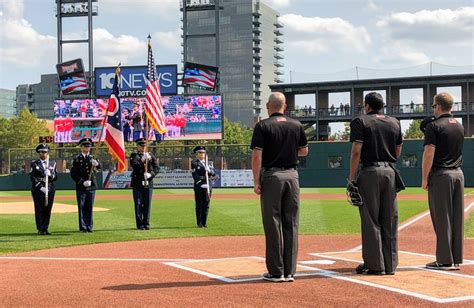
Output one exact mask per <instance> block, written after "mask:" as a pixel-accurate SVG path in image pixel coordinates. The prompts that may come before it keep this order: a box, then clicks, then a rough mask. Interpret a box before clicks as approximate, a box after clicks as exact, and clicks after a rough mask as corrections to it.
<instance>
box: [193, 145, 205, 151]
mask: <svg viewBox="0 0 474 308" xmlns="http://www.w3.org/2000/svg"><path fill="white" fill-rule="evenodd" d="M193 153H206V147H203V146H202V145H198V146H197V147H195V148H194V149H193Z"/></svg>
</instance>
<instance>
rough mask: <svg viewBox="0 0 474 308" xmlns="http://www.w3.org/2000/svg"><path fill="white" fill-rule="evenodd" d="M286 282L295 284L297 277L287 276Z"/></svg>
mask: <svg viewBox="0 0 474 308" xmlns="http://www.w3.org/2000/svg"><path fill="white" fill-rule="evenodd" d="M285 281H286V282H293V281H295V276H294V275H286V276H285Z"/></svg>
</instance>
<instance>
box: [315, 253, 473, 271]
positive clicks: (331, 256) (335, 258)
mask: <svg viewBox="0 0 474 308" xmlns="http://www.w3.org/2000/svg"><path fill="white" fill-rule="evenodd" d="M346 252H354V251H331V252H319V253H318V252H314V253H309V255H310V256H315V257H320V258H329V259H334V260H341V261H347V262H356V263H360V262H363V261H362V260H354V259H349V258H344V257H338V256H334V255H330V254H340V253H346ZM398 253H399V254H409V255H415V256H421V257H431V258H434V259H435V258H436V256H434V255H429V254H424V253H417V252H410V251H403V250H400V251H398ZM463 262H464V263H463V264H461V266H467V265H474V260H469V259H463ZM420 266H422V267H424V266H425V265H424V264H420V265H405V266H397V268H400V269H403V268H418V267H420ZM439 272H442V271H439Z"/></svg>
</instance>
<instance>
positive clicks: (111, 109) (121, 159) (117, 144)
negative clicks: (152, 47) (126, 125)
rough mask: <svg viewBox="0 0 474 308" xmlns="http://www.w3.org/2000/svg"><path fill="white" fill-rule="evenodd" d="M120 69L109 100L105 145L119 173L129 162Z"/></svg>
mask: <svg viewBox="0 0 474 308" xmlns="http://www.w3.org/2000/svg"><path fill="white" fill-rule="evenodd" d="M119 80H120V67H117V69H116V70H115V81H114V86H113V87H112V94H111V95H110V98H109V106H108V111H107V112H108V117H107V128H106V130H105V143H106V144H107V146H108V148H109V153H110V155H112V158H114V159H116V160H117V161H118V167H117V171H118V172H119V173H122V172H124V171H125V170H127V160H126V159H125V142H124V138H123V131H122V113H121V110H120V98H119V87H118V85H119Z"/></svg>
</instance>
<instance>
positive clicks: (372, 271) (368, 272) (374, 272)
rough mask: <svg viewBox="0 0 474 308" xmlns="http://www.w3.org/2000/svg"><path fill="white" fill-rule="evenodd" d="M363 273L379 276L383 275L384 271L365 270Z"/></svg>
mask: <svg viewBox="0 0 474 308" xmlns="http://www.w3.org/2000/svg"><path fill="white" fill-rule="evenodd" d="M364 275H373V276H379V275H385V272H383V271H374V270H371V269H369V270H367V271H365V272H364Z"/></svg>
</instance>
